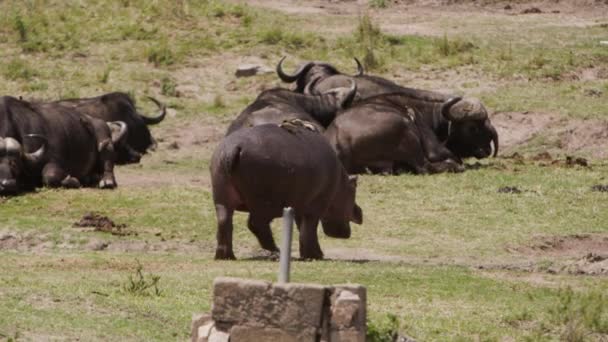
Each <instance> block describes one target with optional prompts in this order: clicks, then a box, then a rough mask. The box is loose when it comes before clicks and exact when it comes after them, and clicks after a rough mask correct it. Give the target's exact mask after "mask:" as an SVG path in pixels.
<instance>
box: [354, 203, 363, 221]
mask: <svg viewBox="0 0 608 342" xmlns="http://www.w3.org/2000/svg"><path fill="white" fill-rule="evenodd" d="M351 221H353V222H354V223H356V224H362V223H363V210H362V209H361V207H359V206H358V205H356V204H355V208H354V209H353V219H352V220H351Z"/></svg>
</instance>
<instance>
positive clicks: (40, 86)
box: [23, 82, 49, 91]
mask: <svg viewBox="0 0 608 342" xmlns="http://www.w3.org/2000/svg"><path fill="white" fill-rule="evenodd" d="M48 89H49V85H48V84H47V83H46V82H29V83H27V84H26V85H25V86H24V87H23V90H25V91H45V90H48Z"/></svg>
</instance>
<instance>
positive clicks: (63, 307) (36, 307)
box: [0, 253, 606, 340]
mask: <svg viewBox="0 0 608 342" xmlns="http://www.w3.org/2000/svg"><path fill="white" fill-rule="evenodd" d="M2 257H3V260H6V262H7V267H6V272H3V273H2V275H0V283H1V284H2V290H3V298H5V305H3V306H2V307H1V308H0V313H2V316H3V317H5V319H4V320H3V321H1V322H0V333H2V334H3V335H5V336H11V335H14V334H15V333H19V334H22V335H23V336H26V337H27V336H28V335H29V334H32V333H33V332H32V331H31V330H30V329H28V327H32V326H36V327H37V329H36V331H35V333H36V334H38V336H62V337H64V338H74V337H76V336H78V337H81V338H83V337H86V338H87V339H95V340H102V339H106V340H107V339H121V340H141V339H147V340H166V339H175V338H178V339H184V338H187V337H188V333H189V322H190V317H191V313H193V312H201V311H208V310H209V309H210V306H209V299H210V295H211V283H212V280H213V278H214V277H217V276H237V277H256V278H260V279H265V280H273V279H274V277H275V272H276V268H277V265H276V263H273V262H259V261H257V262H256V261H238V262H213V261H209V260H208V259H207V258H201V257H200V256H192V255H189V256H186V255H173V256H171V255H163V256H158V255H144V254H139V255H138V254H132V255H128V256H124V255H116V254H111V253H110V254H108V253H86V254H82V253H79V254H66V255H63V256H61V257H59V256H44V257H41V256H35V255H33V256H32V255H21V254H14V253H3V255H2ZM135 259H137V260H139V261H136V260H135ZM138 262H141V264H142V265H143V272H144V273H146V274H147V273H151V274H155V275H157V276H159V277H160V280H159V281H158V287H159V289H160V290H161V291H162V293H161V295H160V296H133V295H131V294H129V293H128V292H125V291H124V290H123V286H124V284H125V283H127V282H128V281H129V276H130V275H132V274H133V273H134V272H135V271H136V270H137V267H138V266H137V265H138ZM553 277H555V276H553ZM573 278H574V277H563V278H561V277H560V279H557V278H556V279H555V280H559V281H563V282H569V281H573V280H574V279H573ZM292 279H293V281H295V282H318V281H319V279H323V280H324V281H325V282H327V283H342V282H344V281H349V282H356V283H360V284H364V285H366V286H367V288H368V302H369V311H370V318H371V320H372V321H378V322H382V320H383V319H384V317H386V315H387V314H388V313H392V314H395V315H396V317H397V319H398V320H399V322H400V324H401V328H407V330H406V331H408V334H410V336H414V337H415V338H417V339H420V340H435V339H441V340H447V339H449V340H452V339H457V338H461V339H474V338H477V337H479V338H482V339H498V338H500V337H501V336H511V337H515V338H517V339H522V338H525V337H528V336H534V334H535V333H540V334H542V335H545V336H546V337H551V336H554V337H557V336H559V334H560V333H561V331H562V329H563V326H564V324H565V323H564V321H563V320H558V321H555V320H553V319H552V318H551V317H557V316H556V314H555V313H554V311H555V310H560V309H559V308H560V306H563V302H564V299H563V296H564V295H563V293H562V291H560V290H559V289H553V288H546V287H537V286H534V285H528V284H520V283H511V282H505V281H502V280H495V279H492V278H491V277H487V276H486V275H484V274H477V273H475V272H472V271H469V270H467V269H463V268H455V267H426V266H410V265H404V264H398V263H379V262H372V263H367V264H358V263H357V264H356V263H347V262H312V263H310V262H296V263H295V264H293V276H292ZM26 284H27V286H25V285H26ZM587 287H588V289H590V290H592V291H594V292H592V293H598V294H599V293H601V291H605V290H606V284H605V283H602V282H601V281H599V280H598V281H592V282H590V283H589V284H587ZM593 296H595V297H593V298H595V300H600V301H599V302H596V303H595V304H597V305H599V304H601V303H606V299H605V297H603V299H602V297H601V295H600V297H597V295H596V294H594V295H593ZM571 297H572V298H571V299H570V303H571V304H572V305H573V307H576V306H575V305H582V306H588V305H587V304H586V303H588V302H586V301H588V300H587V299H586V295H584V294H581V292H580V291H574V292H573V295H571ZM561 310H567V311H568V312H572V313H573V315H574V317H575V319H584V317H585V315H579V314H576V313H575V312H576V309H570V308H567V309H561ZM522 312H525V314H522ZM17 313H19V314H17ZM117 313H120V314H117ZM600 313H601V314H600V315H599V316H598V312H597V311H595V313H591V314H590V315H591V316H592V317H595V318H598V323H597V324H605V322H606V321H605V319H606V318H605V317H604V316H603V313H602V311H600ZM462 317H472V318H474V320H463V319H462ZM522 321H525V322H527V323H528V324H529V325H530V326H531V328H530V329H519V328H518V324H522ZM584 321H585V322H589V323H588V324H592V325H593V324H596V323H590V322H592V321H593V319H591V318H586V319H584ZM543 322H544V323H543ZM541 323H543V324H544V326H543V327H542V329H541V327H540V324H541ZM597 327H599V328H597V329H598V330H600V331H601V329H603V328H601V326H600V325H597ZM593 329H596V328H593ZM29 336H31V335H29ZM34 336H36V335H34Z"/></svg>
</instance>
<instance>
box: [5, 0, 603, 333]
mask: <svg viewBox="0 0 608 342" xmlns="http://www.w3.org/2000/svg"><path fill="white" fill-rule="evenodd" d="M269 3H270V4H272V3H273V2H272V1H257V2H256V3H255V5H246V4H241V3H237V2H220V1H187V0H180V1H173V2H169V1H140V0H120V1H118V0H117V1H105V2H102V1H89V0H85V1H52V0H46V1H42V0H31V1H25V2H21V1H0V56H1V58H2V61H3V63H0V89H1V90H2V94H3V95H13V96H19V95H22V96H24V97H25V98H35V99H58V98H66V97H75V96H83V97H84V96H95V95H98V94H100V93H103V92H109V91H118V90H120V91H125V92H128V93H130V94H132V95H133V96H134V97H135V98H137V99H138V100H139V105H140V106H141V107H142V108H143V110H144V111H145V112H147V111H152V110H153V105H152V104H150V103H148V102H146V101H145V100H144V97H145V96H146V95H153V96H155V97H158V98H159V99H162V100H163V101H164V102H166V103H167V104H168V105H169V115H168V118H167V119H166V120H165V121H164V122H163V123H162V124H160V125H158V126H155V127H154V128H153V134H154V136H155V137H157V138H158V140H159V147H158V149H157V151H155V152H153V153H151V154H149V155H146V156H145V157H144V158H143V160H142V163H141V164H140V165H129V166H121V167H118V168H117V170H116V174H117V182H118V184H119V187H118V188H117V189H116V190H113V191H100V190H96V189H79V190H49V189H40V190H38V191H36V192H32V193H27V194H23V195H21V196H16V197H10V198H0V264H1V265H2V266H1V272H0V340H7V341H8V340H10V341H14V340H35V341H37V340H77V339H79V340H87V341H90V340H121V341H123V340H159V341H160V340H162V341H166V340H185V339H188V335H189V324H190V318H191V315H192V314H193V313H195V312H203V311H208V310H209V309H210V293H211V284H212V281H213V279H214V278H215V277H217V276H236V277H253V278H261V279H266V280H273V279H275V276H276V271H277V268H278V265H277V263H276V262H271V261H265V260H260V258H259V256H260V250H259V247H258V245H257V243H256V242H255V241H254V238H253V236H252V235H251V233H249V231H248V230H247V229H246V228H245V220H246V216H245V215H243V214H238V215H237V216H236V221H235V225H236V227H237V228H236V229H235V243H234V245H235V252H236V255H237V257H238V258H239V260H237V261H232V262H224V261H222V262H219V261H214V260H213V253H214V249H215V225H216V222H215V214H214V211H213V209H212V206H213V203H212V199H211V194H210V186H209V183H210V181H209V175H208V166H209V157H210V154H211V152H212V151H213V148H214V147H215V145H216V144H217V142H218V140H219V139H220V138H221V136H222V135H223V133H224V130H225V127H226V126H227V124H228V123H229V122H230V120H231V119H232V118H233V117H234V116H235V114H237V113H238V112H239V111H240V110H241V109H242V108H244V107H245V106H246V105H247V103H248V102H250V101H251V100H252V99H254V98H255V96H256V95H257V93H259V92H260V91H261V90H263V89H266V88H270V87H273V86H278V85H280V83H279V80H278V78H277V77H276V75H274V74H265V75H259V76H256V77H251V78H244V79H236V78H235V77H234V76H233V74H234V71H235V70H236V66H238V65H239V64H241V63H247V62H250V61H254V62H260V63H263V64H265V65H267V66H270V67H273V66H274V65H275V63H276V62H277V61H278V59H279V58H280V57H281V56H283V55H287V56H289V58H288V59H287V60H286V66H287V67H288V68H290V69H289V70H291V68H295V66H296V64H297V63H298V62H300V61H302V60H325V61H329V62H331V63H333V64H335V65H336V66H338V67H339V68H340V69H341V70H345V71H346V72H353V71H354V65H353V64H354V63H353V61H352V57H353V56H358V57H360V58H361V59H362V60H363V61H364V62H365V64H366V66H367V68H368V69H369V70H370V72H372V73H377V74H381V75H384V76H386V77H390V78H395V79H397V80H399V81H401V82H403V83H404V84H405V83H406V82H407V84H410V85H415V86H420V87H426V88H431V89H446V88H449V89H451V90H453V91H456V92H458V93H462V94H471V95H474V96H479V97H481V98H482V99H483V100H484V101H485V103H486V105H487V106H488V107H489V108H490V109H491V110H492V111H497V112H499V111H509V112H510V111H513V112H524V111H526V112H527V111H530V112H543V113H550V114H551V115H554V116H555V117H557V118H558V119H559V120H564V124H566V123H572V122H579V121H581V122H583V121H584V120H597V122H598V123H606V122H607V121H608V112H607V107H606V103H607V98H608V86H606V84H607V82H606V79H608V48H606V47H602V46H600V45H599V44H597V42H598V41H599V40H602V39H603V40H605V39H606V37H607V36H608V26H607V23H608V17H606V16H604V17H601V16H597V15H592V14H593V13H589V12H592V11H588V12H582V14H580V13H579V14H576V13H575V14H569V13H562V14H560V15H559V16H558V15H552V14H541V15H505V14H501V13H499V12H497V11H495V10H487V11H486V10H484V9H483V7H481V8H478V7H470V8H468V9H467V11H472V14H470V15H463V12H459V11H462V7H458V6H456V7H453V8H452V7H450V6H448V7H422V9H418V10H417V9H416V8H415V7H414V8H410V7H408V8H405V7H403V6H400V5H396V4H393V2H388V1H387V2H385V1H371V2H370V3H369V5H370V8H369V9H368V12H365V11H364V12H363V13H362V14H363V15H362V16H359V15H358V13H359V12H358V8H357V7H356V5H355V4H354V3H349V2H345V3H344V4H343V5H342V4H340V5H335V4H334V5H332V6H338V7H339V6H345V8H344V9H341V10H343V12H332V11H324V12H322V13H310V12H307V11H305V10H302V11H300V12H299V13H295V14H294V13H289V14H286V13H285V12H283V11H281V9H280V8H279V9H268V8H267V7H262V6H266V5H267V4H269ZM518 3H525V2H522V1H520V2H518ZM298 5H301V6H307V4H306V2H296V3H294V4H293V6H298ZM326 5H327V4H326ZM328 6H329V8H330V9H332V8H337V7H331V6H330V5H328ZM349 6H350V7H349ZM363 7H365V6H363ZM305 8H308V7H305ZM492 8H494V7H492ZM600 8H602V9H604V10H606V7H600ZM336 13H338V14H336ZM466 13H469V12H466ZM395 18H396V19H395ZM395 23H401V24H402V25H404V26H406V28H407V29H410V28H411V27H414V28H416V29H417V30H420V31H423V32H418V33H415V34H409V33H400V32H399V29H395V27H396V26H395ZM408 23H409V24H411V25H412V26H411V27H410V26H407V25H406V24H408ZM397 28H399V27H397ZM401 29H403V27H401ZM590 94H591V95H590ZM560 122H561V121H560ZM594 122H595V121H594ZM525 128H526V127H523V126H522V127H521V129H525ZM499 134H501V135H503V134H504V135H507V134H510V132H501V131H499ZM560 139H562V140H563V137H562V136H559V135H557V133H556V132H554V131H547V132H544V133H543V135H539V136H536V137H535V138H534V139H530V140H528V141H525V142H521V143H519V144H515V145H512V146H510V151H516V152H519V153H521V154H522V155H524V158H523V159H519V158H507V157H501V158H497V159H491V160H484V161H474V160H470V161H467V163H468V165H469V169H468V170H467V171H466V172H464V173H462V174H445V175H434V176H412V175H400V176H372V175H363V176H361V178H360V181H359V190H358V202H359V204H360V206H361V207H362V208H363V211H364V224H363V225H361V226H355V225H354V226H353V228H354V229H353V236H352V238H351V239H349V240H335V239H330V238H326V237H324V236H322V237H321V246H322V248H323V250H324V252H325V254H326V257H327V259H328V260H325V261H318V262H301V261H295V262H294V264H293V266H292V279H293V281H296V282H315V283H326V284H332V283H346V282H353V283H360V284H363V285H365V286H366V287H367V289H368V296H369V299H368V305H369V320H370V328H371V329H370V330H372V331H373V332H378V334H377V335H382V334H385V335H386V334H388V333H390V332H391V331H400V332H402V333H403V334H407V335H409V336H411V337H413V338H415V339H416V340H418V341H434V340H438V341H445V340H462V341H469V340H474V341H512V340H516V341H520V340H530V341H537V340H547V341H549V340H568V341H587V340H591V341H603V340H606V339H607V338H608V295H607V293H608V278H606V273H604V275H591V274H590V273H591V272H587V269H586V268H585V269H582V268H573V267H578V266H577V265H580V262H581V260H587V259H585V258H586V256H587V254H589V253H596V254H604V255H605V256H608V205H607V197H606V196H608V195H607V194H606V193H605V192H599V191H594V190H593V189H592V186H594V185H597V184H608V178H607V175H608V163H607V161H608V160H605V159H601V158H594V157H593V155H587V154H586V152H585V151H586V150H585V149H581V150H580V153H581V154H582V155H585V156H586V157H588V161H589V163H590V166H589V167H585V166H581V165H569V164H567V163H566V162H565V161H564V158H565V155H566V154H567V152H566V151H565V150H564V151H563V152H562V153H558V154H557V155H554V156H552V157H551V158H550V159H549V160H534V159H533V157H534V154H535V153H536V152H537V151H541V150H543V148H545V147H547V146H549V145H551V146H560V141H561V140H560ZM602 139H604V136H601V135H600V136H599V137H598V138H597V139H596V141H597V143H602ZM505 187H510V188H513V187H515V188H517V189H516V190H519V191H521V192H520V193H509V192H507V193H505V192H499V191H498V190H499V189H501V188H505ZM91 211H95V212H99V213H100V214H102V215H106V216H108V217H110V218H111V219H112V220H114V221H115V222H116V223H119V224H125V225H126V227H125V231H126V232H127V235H124V236H119V235H111V234H108V233H105V232H98V231H92V230H91V229H86V228H85V229H83V228H78V227H74V226H73V224H74V223H75V222H77V221H78V220H80V218H82V217H83V215H85V214H86V213H88V212H91ZM274 226H275V229H276V228H278V222H276V223H275V225H274ZM275 235H276V236H277V238H278V236H279V234H275ZM294 249H295V251H296V252H295V255H297V243H294ZM587 266H589V265H587ZM591 266H592V265H591ZM138 267H141V269H140V271H141V275H142V276H143V278H140V276H139V275H138V272H137V270H138ZM578 273H583V274H578ZM154 279H156V280H154ZM138 286H140V287H138ZM141 286H143V287H146V286H147V288H144V289H141ZM138 288H140V289H139V290H138ZM380 340H382V339H380Z"/></svg>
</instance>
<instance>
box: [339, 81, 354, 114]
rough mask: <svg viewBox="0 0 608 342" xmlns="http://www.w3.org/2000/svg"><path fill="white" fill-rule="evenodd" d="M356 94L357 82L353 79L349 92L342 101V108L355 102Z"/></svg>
mask: <svg viewBox="0 0 608 342" xmlns="http://www.w3.org/2000/svg"><path fill="white" fill-rule="evenodd" d="M355 96H357V82H355V81H354V80H353V79H351V80H350V89H349V91H348V94H347V95H346V97H345V98H344V101H342V108H346V107H348V106H350V105H351V103H353V101H354V100H355Z"/></svg>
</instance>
